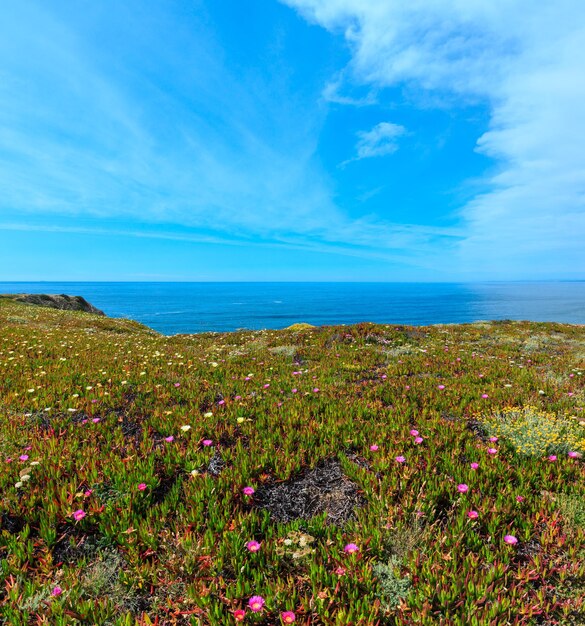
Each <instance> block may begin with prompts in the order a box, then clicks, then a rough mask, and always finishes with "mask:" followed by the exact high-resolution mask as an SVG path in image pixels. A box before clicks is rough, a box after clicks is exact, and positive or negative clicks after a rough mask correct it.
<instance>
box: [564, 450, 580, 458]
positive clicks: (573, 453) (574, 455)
mask: <svg viewBox="0 0 585 626" xmlns="http://www.w3.org/2000/svg"><path fill="white" fill-rule="evenodd" d="M567 454H568V455H569V458H571V459H580V458H581V457H582V456H583V455H582V454H581V453H580V452H575V451H574V450H571V451H570V452H568V453H567Z"/></svg>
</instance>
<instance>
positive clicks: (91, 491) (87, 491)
mask: <svg viewBox="0 0 585 626" xmlns="http://www.w3.org/2000/svg"><path fill="white" fill-rule="evenodd" d="M92 493H93V489H86V490H85V491H84V492H83V495H84V496H85V497H86V498H89V496H91V494H92Z"/></svg>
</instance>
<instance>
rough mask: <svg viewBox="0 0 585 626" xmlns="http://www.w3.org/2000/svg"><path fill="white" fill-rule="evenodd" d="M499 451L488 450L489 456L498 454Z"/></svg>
mask: <svg viewBox="0 0 585 626" xmlns="http://www.w3.org/2000/svg"><path fill="white" fill-rule="evenodd" d="M497 453H498V451H497V450H496V449H495V448H488V454H497Z"/></svg>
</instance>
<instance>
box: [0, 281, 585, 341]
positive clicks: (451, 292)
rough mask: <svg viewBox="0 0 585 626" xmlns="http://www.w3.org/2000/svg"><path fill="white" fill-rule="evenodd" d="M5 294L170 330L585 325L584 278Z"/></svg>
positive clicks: (28, 287) (38, 288)
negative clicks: (78, 305) (73, 302)
mask: <svg viewBox="0 0 585 626" xmlns="http://www.w3.org/2000/svg"><path fill="white" fill-rule="evenodd" d="M0 293H53V294H60V293H65V294H69V295H80V296H83V297H84V298H85V299H86V300H88V301H89V302H91V304H93V305H94V306H96V307H98V308H99V309H102V310H103V311H104V312H105V313H106V314H107V315H109V316H111V317H128V318H131V319H134V320H137V321H139V322H142V323H143V324H146V325H147V326H150V327H151V328H154V329H155V330H157V331H159V332H161V333H164V334H166V335H172V334H177V333H200V332H208V331H230V330H236V329H239V328H247V329H261V328H285V327H286V326H290V325H291V324H294V323H296V322H308V323H310V324H314V325H316V326H321V325H329V324H353V323H355V322H377V323H388V324H411V325H416V326H422V325H428V324H449V323H463V322H474V321H479V320H502V319H510V320H531V321H539V322H544V321H550V322H566V323H572V324H585V281H571V282H507V283H502V282H492V283H475V284H470V283H464V284H462V283H168V282H166V283H146V282H139V283H122V282H111V283H107V282H63V283H56V282H29V283H27V282H4V283H2V282H0Z"/></svg>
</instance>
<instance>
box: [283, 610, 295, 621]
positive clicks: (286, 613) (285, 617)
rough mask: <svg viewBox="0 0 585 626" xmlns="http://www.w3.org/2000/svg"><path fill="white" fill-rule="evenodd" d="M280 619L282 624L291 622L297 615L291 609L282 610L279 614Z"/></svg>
mask: <svg viewBox="0 0 585 626" xmlns="http://www.w3.org/2000/svg"><path fill="white" fill-rule="evenodd" d="M280 619H281V620H282V623H283V624H292V623H293V622H294V621H295V620H296V619H297V616H296V615H295V614H294V613H293V612H292V611H284V612H283V613H281V614H280Z"/></svg>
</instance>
